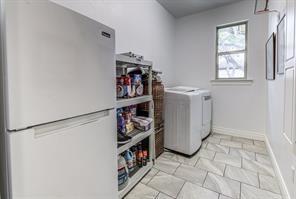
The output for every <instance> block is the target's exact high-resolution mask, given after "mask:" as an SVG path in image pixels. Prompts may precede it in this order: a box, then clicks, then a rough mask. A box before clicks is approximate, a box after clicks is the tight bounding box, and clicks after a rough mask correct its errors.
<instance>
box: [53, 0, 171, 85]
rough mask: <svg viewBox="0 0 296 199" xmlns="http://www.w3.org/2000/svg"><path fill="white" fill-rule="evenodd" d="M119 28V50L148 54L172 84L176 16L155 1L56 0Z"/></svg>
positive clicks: (117, 38) (117, 31)
mask: <svg viewBox="0 0 296 199" xmlns="http://www.w3.org/2000/svg"><path fill="white" fill-rule="evenodd" d="M53 1H54V2H57V3H59V4H61V5H63V6H65V7H68V8H70V9H73V10H75V11H77V12H80V13H82V14H84V15H86V16H88V17H90V18H93V19H95V20H97V21H99V22H101V23H103V24H105V25H107V26H110V27H112V28H114V29H115V31H116V52H117V53H122V52H129V51H132V52H134V53H137V54H141V55H144V57H145V59H147V60H151V61H153V63H154V68H156V69H160V70H162V71H163V73H164V75H163V78H164V81H165V83H166V84H167V85H170V84H172V81H173V79H174V78H173V77H174V74H173V73H172V70H171V67H172V65H173V49H174V39H175V38H174V36H175V19H174V17H173V16H172V15H171V14H169V13H168V12H167V11H166V10H165V9H164V8H163V7H162V6H161V5H160V4H159V3H158V2H156V1H155V0H106V1H105V0H53Z"/></svg>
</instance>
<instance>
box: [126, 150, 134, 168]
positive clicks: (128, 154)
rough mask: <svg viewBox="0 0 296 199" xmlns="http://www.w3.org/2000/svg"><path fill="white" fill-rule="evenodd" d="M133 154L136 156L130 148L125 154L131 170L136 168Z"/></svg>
mask: <svg viewBox="0 0 296 199" xmlns="http://www.w3.org/2000/svg"><path fill="white" fill-rule="evenodd" d="M133 156H134V154H133V152H131V151H130V150H127V151H126V152H125V155H124V158H125V160H126V163H127V168H128V170H129V172H131V171H133V170H134V162H133V159H134V157H133Z"/></svg>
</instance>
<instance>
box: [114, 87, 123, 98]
mask: <svg viewBox="0 0 296 199" xmlns="http://www.w3.org/2000/svg"><path fill="white" fill-rule="evenodd" d="M116 90H117V97H118V98H123V97H124V93H125V91H124V87H123V86H122V85H117V88H116Z"/></svg>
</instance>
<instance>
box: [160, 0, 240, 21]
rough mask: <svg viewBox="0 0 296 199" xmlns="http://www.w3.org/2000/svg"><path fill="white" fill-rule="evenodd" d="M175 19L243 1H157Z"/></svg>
mask: <svg viewBox="0 0 296 199" xmlns="http://www.w3.org/2000/svg"><path fill="white" fill-rule="evenodd" d="M157 1H158V2H159V3H160V4H161V5H162V6H163V7H164V8H165V9H167V10H168V11H169V12H170V13H171V14H172V15H174V16H175V17H177V18H179V17H184V16H186V15H190V14H195V13H198V12H202V11H205V10H209V9H212V8H217V7H220V6H224V5H227V4H230V3H234V2H238V1H241V0H157Z"/></svg>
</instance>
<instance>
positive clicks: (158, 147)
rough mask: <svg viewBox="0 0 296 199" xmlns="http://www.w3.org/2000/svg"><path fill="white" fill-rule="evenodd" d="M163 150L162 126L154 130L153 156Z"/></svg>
mask: <svg viewBox="0 0 296 199" xmlns="http://www.w3.org/2000/svg"><path fill="white" fill-rule="evenodd" d="M163 152H164V128H159V129H158V130H156V131H155V156H156V157H158V156H160V155H161V154H162V153H163Z"/></svg>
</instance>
